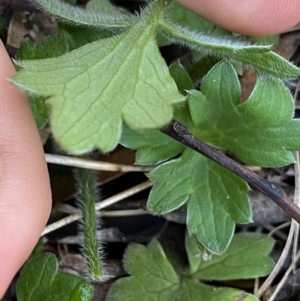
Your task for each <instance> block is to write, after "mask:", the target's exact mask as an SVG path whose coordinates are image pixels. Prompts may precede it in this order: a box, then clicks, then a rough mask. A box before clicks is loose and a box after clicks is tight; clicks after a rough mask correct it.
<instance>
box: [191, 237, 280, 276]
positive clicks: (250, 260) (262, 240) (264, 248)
mask: <svg viewBox="0 0 300 301" xmlns="http://www.w3.org/2000/svg"><path fill="white" fill-rule="evenodd" d="M273 246H274V240H273V239H272V238H271V237H269V236H266V235H261V234H258V233H242V234H237V235H235V236H234V238H233V240H232V242H231V244H230V246H229V247H228V249H227V250H226V252H225V253H223V254H222V255H219V256H216V255H209V254H208V253H207V251H206V250H205V249H203V248H201V247H200V248H199V245H198V243H197V241H196V240H195V238H194V237H186V249H187V253H188V258H189V262H190V267H191V274H192V275H193V277H194V278H197V279H202V280H229V279H231V280H233V279H247V278H256V277H262V276H266V275H268V274H269V273H270V272H271V271H272V269H273V267H274V262H273V260H272V259H271V258H269V257H268V256H267V255H268V254H269V253H270V252H271V250H272V248H273ZM194 264H195V265H194Z"/></svg>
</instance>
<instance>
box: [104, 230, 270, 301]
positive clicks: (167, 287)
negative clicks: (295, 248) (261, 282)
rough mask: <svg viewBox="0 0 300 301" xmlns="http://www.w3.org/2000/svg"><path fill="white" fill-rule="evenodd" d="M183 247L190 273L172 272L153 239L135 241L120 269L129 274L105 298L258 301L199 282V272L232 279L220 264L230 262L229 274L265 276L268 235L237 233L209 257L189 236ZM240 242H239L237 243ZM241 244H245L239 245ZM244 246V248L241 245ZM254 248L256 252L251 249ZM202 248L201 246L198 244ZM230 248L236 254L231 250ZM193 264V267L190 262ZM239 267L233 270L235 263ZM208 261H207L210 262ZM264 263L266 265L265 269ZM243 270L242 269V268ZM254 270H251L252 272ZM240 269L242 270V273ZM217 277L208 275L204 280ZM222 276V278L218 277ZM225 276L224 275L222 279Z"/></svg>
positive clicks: (115, 299) (169, 300) (113, 286)
mask: <svg viewBox="0 0 300 301" xmlns="http://www.w3.org/2000/svg"><path fill="white" fill-rule="evenodd" d="M186 242H187V243H186V250H187V254H188V257H189V262H190V271H192V270H193V272H192V273H188V274H185V273H180V275H178V274H176V272H175V271H174V269H173V267H172V265H171V263H170V262H169V260H168V258H167V257H166V255H165V253H164V251H163V249H162V247H161V245H160V244H159V243H158V241H157V240H153V241H152V242H151V243H150V244H149V245H148V246H147V247H145V246H143V245H139V244H130V245H129V247H128V248H127V250H126V252H125V256H124V259H123V263H124V268H125V269H126V271H127V272H128V273H129V274H130V276H129V277H127V278H122V279H119V280H117V281H116V282H115V283H114V284H113V285H112V287H111V289H110V291H109V292H108V295H107V301H118V300H120V299H122V300H124V301H140V300H145V301H154V300H155V301H157V300H158V301H196V300H207V301H220V300H222V301H230V300H232V301H237V300H240V301H241V300H243V301H258V299H257V298H256V297H255V296H253V295H251V294H248V293H246V292H243V291H239V290H235V289H232V288H227V287H224V288H223V287H216V286H211V285H208V284H204V283H201V279H203V278H201V277H202V274H201V272H202V271H203V272H204V273H205V271H208V270H209V269H210V272H211V274H210V275H216V276H217V277H218V272H219V273H220V275H222V276H224V277H226V276H229V278H228V279H232V275H231V274H230V273H229V270H227V271H228V273H227V274H226V271H225V272H223V271H222V269H223V266H222V263H224V267H225V269H226V265H229V264H232V263H233V268H234V270H233V275H234V276H236V275H237V273H239V274H240V275H243V276H245V277H247V278H253V277H256V275H265V274H266V272H267V271H268V272H270V269H271V265H272V264H271V265H270V262H271V261H270V259H269V258H268V257H267V255H268V252H270V248H271V247H272V245H273V244H274V242H273V241H272V239H271V238H270V237H267V236H265V235H260V234H241V235H238V236H237V237H236V238H234V239H233V244H234V245H233V247H232V248H231V249H230V248H229V249H228V250H227V251H226V252H225V253H224V254H223V255H222V256H218V255H213V256H212V257H211V258H210V259H209V258H206V259H205V260H206V261H205V260H204V259H203V258H204V256H203V253H200V254H199V248H198V245H199V243H197V242H196V240H195V239H194V238H192V237H187V240H186ZM241 244H242V245H241ZM243 244H245V245H243ZM244 246H247V247H248V249H250V250H246V248H244ZM256 247H258V254H255V248H256ZM201 248H202V249H203V247H201ZM197 249H198V253H197ZM234 251H235V252H236V253H234ZM250 255H251V258H250V259H251V264H253V261H254V259H253V260H252V258H255V259H256V260H257V264H256V266H257V267H256V268H252V269H251V268H250V267H249V263H248V261H247V259H249V258H248V256H250ZM196 261H198V263H197V264H196V266H197V267H196V269H195V267H194V266H193V264H194V263H195V262H196ZM238 262H239V269H240V270H241V271H239V272H238V271H237V266H238V265H237V263H238ZM210 263H211V264H210ZM266 265H267V266H268V268H266ZM244 269H245V270H244ZM254 270H255V271H256V272H253V271H254ZM243 271H244V273H243ZM214 279H216V280H217V279H220V277H219V278H209V279H208V280H214ZM222 279H223V278H222ZM224 279H227V278H224Z"/></svg>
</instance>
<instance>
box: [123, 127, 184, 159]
mask: <svg viewBox="0 0 300 301" xmlns="http://www.w3.org/2000/svg"><path fill="white" fill-rule="evenodd" d="M120 143H121V144H122V145H124V146H125V147H127V148H131V149H138V151H137V153H136V158H135V161H136V163H138V164H145V165H148V164H158V163H160V162H163V161H166V160H168V159H170V158H173V157H174V156H176V155H178V154H179V153H181V152H182V150H183V149H184V146H183V145H182V144H181V143H179V142H177V141H176V140H174V139H172V138H170V137H168V136H166V135H165V134H163V133H162V132H160V131H158V130H148V131H141V132H137V131H133V130H131V129H130V128H128V127H127V126H126V125H124V126H123V132H122V137H121V140H120Z"/></svg>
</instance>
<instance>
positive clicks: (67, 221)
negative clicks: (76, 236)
mask: <svg viewBox="0 0 300 301" xmlns="http://www.w3.org/2000/svg"><path fill="white" fill-rule="evenodd" d="M152 185H153V182H151V181H146V182H143V183H142V184H139V185H136V186H134V187H131V188H130V189H127V190H125V191H123V192H121V193H118V194H116V195H114V196H112V197H110V198H108V199H106V200H103V201H101V202H99V203H97V204H96V206H95V209H96V210H100V209H102V208H106V207H108V206H110V205H112V204H115V203H117V202H119V201H122V200H124V199H126V198H127V197H130V196H132V195H134V194H136V193H138V192H140V191H143V190H145V189H147V188H149V187H151V186H152ZM80 218H81V214H79V213H75V214H72V215H69V216H67V217H65V218H63V219H61V220H59V221H57V222H54V223H53V224H50V225H48V226H46V227H45V229H44V231H43V233H42V234H41V236H43V235H45V234H48V233H50V232H52V231H54V230H57V229H59V228H61V227H63V226H65V225H68V224H70V223H72V222H75V221H77V220H79V219H80Z"/></svg>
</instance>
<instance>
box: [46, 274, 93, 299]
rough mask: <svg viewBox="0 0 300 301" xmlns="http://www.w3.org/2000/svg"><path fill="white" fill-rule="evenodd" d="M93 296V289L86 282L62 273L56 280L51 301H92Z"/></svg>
mask: <svg viewBox="0 0 300 301" xmlns="http://www.w3.org/2000/svg"><path fill="white" fill-rule="evenodd" d="M93 294H94V290H93V287H92V286H91V285H90V284H89V283H87V282H86V281H85V280H83V279H81V278H79V277H77V276H75V275H72V274H68V273H61V274H58V275H57V276H56V277H55V278H54V281H53V284H52V295H51V301H90V300H92V298H93Z"/></svg>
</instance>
